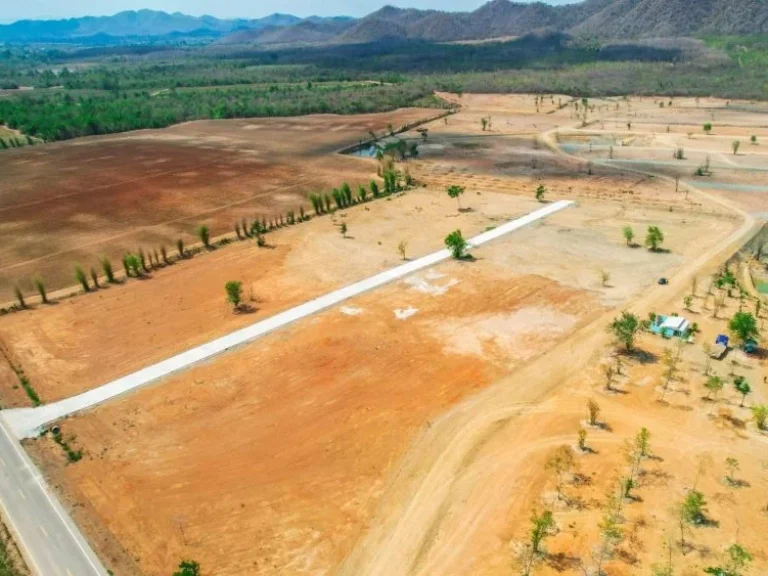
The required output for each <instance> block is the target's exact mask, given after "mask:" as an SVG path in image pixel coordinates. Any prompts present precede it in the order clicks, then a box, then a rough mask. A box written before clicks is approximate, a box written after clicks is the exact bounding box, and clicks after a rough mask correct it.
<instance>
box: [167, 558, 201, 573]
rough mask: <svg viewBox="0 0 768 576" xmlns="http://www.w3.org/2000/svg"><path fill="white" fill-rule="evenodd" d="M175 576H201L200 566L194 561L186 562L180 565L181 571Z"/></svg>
mask: <svg viewBox="0 0 768 576" xmlns="http://www.w3.org/2000/svg"><path fill="white" fill-rule="evenodd" d="M173 576H200V564H198V563H197V562H195V561H194V560H184V561H183V562H181V564H179V570H178V571H177V572H174V573H173Z"/></svg>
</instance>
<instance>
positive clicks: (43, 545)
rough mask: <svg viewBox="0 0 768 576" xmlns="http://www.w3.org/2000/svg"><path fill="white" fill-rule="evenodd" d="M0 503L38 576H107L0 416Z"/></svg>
mask: <svg viewBox="0 0 768 576" xmlns="http://www.w3.org/2000/svg"><path fill="white" fill-rule="evenodd" d="M0 505H1V506H2V509H3V517H4V519H5V521H6V523H7V524H8V528H9V529H10V530H11V532H12V534H13V537H14V540H15V541H16V544H17V545H18V547H19V549H20V550H21V552H22V554H23V556H24V559H25V560H26V562H27V565H28V566H29V568H30V570H32V572H33V574H35V575H36V576H107V571H106V569H105V568H104V566H103V565H102V564H101V561H100V560H99V559H98V557H97V556H96V554H95V553H94V552H93V550H92V549H91V547H90V545H89V544H88V541H87V540H86V539H85V537H84V536H83V535H82V534H81V533H80V530H78V528H77V526H75V524H74V522H73V521H72V519H71V518H70V517H69V514H67V513H66V512H65V511H64V509H63V508H62V507H61V504H59V502H58V500H57V499H56V497H55V496H54V495H53V494H52V493H51V491H50V489H49V488H48V486H47V485H46V483H45V480H44V479H43V477H42V475H41V474H40V471H39V470H38V469H37V468H36V467H35V465H34V464H33V463H32V460H30V458H29V456H27V454H26V452H25V451H24V449H23V448H22V447H21V445H20V444H19V441H18V440H16V439H15V438H13V437H12V435H11V434H10V432H9V431H8V429H7V428H6V425H5V421H4V419H3V418H2V417H0Z"/></svg>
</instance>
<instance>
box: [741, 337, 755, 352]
mask: <svg viewBox="0 0 768 576" xmlns="http://www.w3.org/2000/svg"><path fill="white" fill-rule="evenodd" d="M743 348H744V352H746V353H747V354H754V353H755V352H757V348H758V345H757V340H752V339H751V338H750V339H749V340H747V341H746V342H744V346H743Z"/></svg>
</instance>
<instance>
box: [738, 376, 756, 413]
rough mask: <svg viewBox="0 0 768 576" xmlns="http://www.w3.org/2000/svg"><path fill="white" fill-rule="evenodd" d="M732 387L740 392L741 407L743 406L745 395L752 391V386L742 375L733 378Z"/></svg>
mask: <svg viewBox="0 0 768 576" xmlns="http://www.w3.org/2000/svg"><path fill="white" fill-rule="evenodd" d="M733 387H734V388H736V392H738V393H739V394H741V407H742V408H744V400H746V399H747V395H748V394H749V393H750V392H752V387H751V386H750V385H749V382H747V379H746V378H744V376H736V377H735V378H734V379H733Z"/></svg>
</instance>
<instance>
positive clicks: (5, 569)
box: [0, 530, 24, 576]
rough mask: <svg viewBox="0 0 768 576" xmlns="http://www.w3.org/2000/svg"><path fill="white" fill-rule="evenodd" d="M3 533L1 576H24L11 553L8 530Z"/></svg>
mask: <svg viewBox="0 0 768 576" xmlns="http://www.w3.org/2000/svg"><path fill="white" fill-rule="evenodd" d="M3 532H4V534H3V538H0V576H23V574H24V573H23V572H21V570H20V569H19V567H18V565H17V564H16V562H15V561H14V559H13V556H12V555H11V553H10V551H9V546H10V543H11V538H10V535H8V533H7V531H6V530H3Z"/></svg>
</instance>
